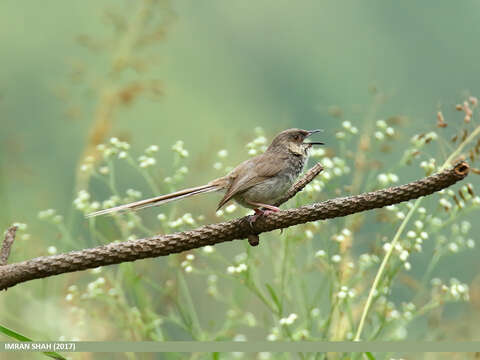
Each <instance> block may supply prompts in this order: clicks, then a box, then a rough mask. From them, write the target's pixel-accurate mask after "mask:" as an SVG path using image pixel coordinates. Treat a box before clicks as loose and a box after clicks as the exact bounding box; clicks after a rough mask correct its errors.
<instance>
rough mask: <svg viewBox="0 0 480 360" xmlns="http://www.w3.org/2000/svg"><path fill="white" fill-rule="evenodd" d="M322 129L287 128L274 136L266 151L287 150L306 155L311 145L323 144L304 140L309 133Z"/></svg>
mask: <svg viewBox="0 0 480 360" xmlns="http://www.w3.org/2000/svg"><path fill="white" fill-rule="evenodd" d="M322 131H323V130H321V129H317V130H310V131H309V130H302V129H288V130H284V131H282V132H281V133H280V134H278V135H277V136H275V138H274V139H273V141H272V143H271V144H270V146H269V147H268V149H267V151H289V152H291V153H292V154H294V155H299V156H307V155H308V150H309V149H310V148H311V147H312V146H313V145H323V143H322V142H305V139H307V138H308V137H309V136H310V135H312V134H315V133H318V132H322Z"/></svg>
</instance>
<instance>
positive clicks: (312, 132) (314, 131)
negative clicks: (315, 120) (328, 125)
mask: <svg viewBox="0 0 480 360" xmlns="http://www.w3.org/2000/svg"><path fill="white" fill-rule="evenodd" d="M319 132H323V129H317V130H310V131H309V132H308V135H307V136H306V137H309V136H310V135H312V134H316V133H319ZM306 144H310V145H325V144H324V143H323V142H318V141H317V142H308V143H306Z"/></svg>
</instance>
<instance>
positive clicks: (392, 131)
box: [385, 127, 395, 136]
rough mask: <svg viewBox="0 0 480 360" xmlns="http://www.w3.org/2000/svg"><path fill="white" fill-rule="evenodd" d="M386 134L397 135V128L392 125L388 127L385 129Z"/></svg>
mask: <svg viewBox="0 0 480 360" xmlns="http://www.w3.org/2000/svg"><path fill="white" fill-rule="evenodd" d="M385 134H387V135H388V136H393V135H395V130H394V129H393V128H392V127H388V128H386V129H385Z"/></svg>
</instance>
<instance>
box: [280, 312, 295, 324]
mask: <svg viewBox="0 0 480 360" xmlns="http://www.w3.org/2000/svg"><path fill="white" fill-rule="evenodd" d="M297 318H298V315H297V314H295V313H292V314H290V315H288V317H286V318H281V319H280V321H279V323H280V325H291V324H293V323H294V322H295V320H297Z"/></svg>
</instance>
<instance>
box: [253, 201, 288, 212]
mask: <svg viewBox="0 0 480 360" xmlns="http://www.w3.org/2000/svg"><path fill="white" fill-rule="evenodd" d="M248 203H249V204H250V205H253V206H255V207H256V209H254V211H255V213H257V211H259V212H261V213H262V214H264V215H267V214H268V213H272V212H279V211H280V208H278V207H276V206H273V205H267V204H262V203H257V202H253V201H248ZM261 208H264V209H266V210H261Z"/></svg>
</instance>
